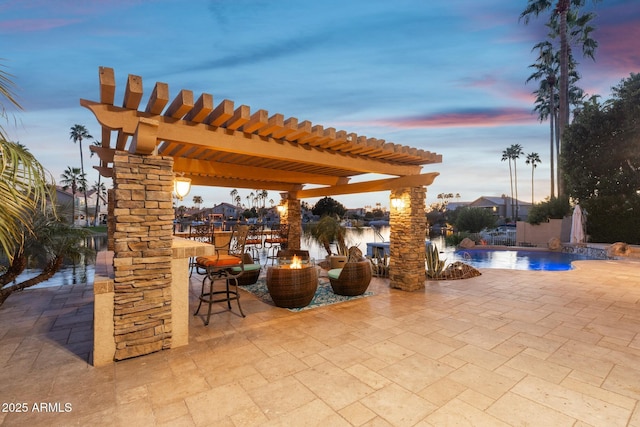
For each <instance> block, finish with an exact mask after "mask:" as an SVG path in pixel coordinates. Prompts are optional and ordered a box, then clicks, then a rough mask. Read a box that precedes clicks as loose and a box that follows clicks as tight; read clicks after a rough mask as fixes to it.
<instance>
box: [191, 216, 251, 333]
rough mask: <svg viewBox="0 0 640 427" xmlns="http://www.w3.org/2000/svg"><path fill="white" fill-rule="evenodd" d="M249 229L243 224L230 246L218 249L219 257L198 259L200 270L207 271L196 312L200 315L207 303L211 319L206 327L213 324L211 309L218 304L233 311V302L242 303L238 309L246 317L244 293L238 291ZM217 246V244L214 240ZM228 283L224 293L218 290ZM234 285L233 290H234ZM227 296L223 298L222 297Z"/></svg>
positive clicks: (243, 268)
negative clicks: (241, 298)
mask: <svg viewBox="0 0 640 427" xmlns="http://www.w3.org/2000/svg"><path fill="white" fill-rule="evenodd" d="M248 233H249V226H247V225H240V226H236V227H234V228H233V230H232V232H231V239H229V241H228V243H227V245H224V246H222V245H220V246H216V254H215V255H210V256H199V257H197V258H196V263H197V266H198V268H201V269H203V270H205V271H206V274H205V276H204V278H203V279H202V289H201V291H200V296H199V297H198V299H199V300H200V302H199V304H198V309H197V310H196V312H195V313H194V316H197V315H198V313H199V312H200V308H201V307H202V303H205V304H207V305H208V306H209V307H208V310H207V318H206V320H205V322H204V324H205V326H206V325H208V324H209V320H210V318H211V308H212V306H213V304H215V303H218V302H225V301H226V302H227V307H228V309H229V310H231V301H232V300H236V301H237V302H238V309H239V310H240V314H241V315H242V317H245V314H244V313H243V311H242V306H241V305H240V293H239V292H238V279H239V278H240V277H242V275H243V274H244V273H245V260H246V257H245V256H244V255H245V252H244V250H245V244H246V240H247V235H248ZM214 244H215V241H214ZM207 281H208V282H209V286H208V287H207ZM216 281H224V283H225V289H224V290H215V289H214V287H215V282H216ZM232 285H233V288H232ZM219 295H223V297H219Z"/></svg>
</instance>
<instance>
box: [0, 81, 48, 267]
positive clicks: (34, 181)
mask: <svg viewBox="0 0 640 427" xmlns="http://www.w3.org/2000/svg"><path fill="white" fill-rule="evenodd" d="M0 80H1V79H0ZM49 181H51V182H52V181H53V179H52V178H51V177H50V175H49V173H48V172H47V171H46V170H45V169H44V167H43V166H42V165H41V164H40V163H39V162H38V160H36V158H35V157H34V156H33V155H32V154H31V153H30V152H29V150H28V149H27V148H26V147H24V146H23V145H21V144H20V143H16V142H9V141H5V140H4V139H3V138H0V200H2V203H0V246H1V247H2V251H3V252H4V254H5V255H6V256H7V258H8V259H9V261H10V262H11V261H12V259H13V257H14V254H15V253H16V252H17V251H18V250H19V248H20V246H21V244H22V243H23V237H24V235H25V233H23V230H26V233H27V234H30V233H33V228H32V222H31V219H30V218H31V217H32V216H33V213H34V212H36V211H37V210H39V209H44V207H45V206H46V202H47V198H48V197H49V198H52V197H53V196H52V194H53V187H52V186H51V185H50V184H49Z"/></svg>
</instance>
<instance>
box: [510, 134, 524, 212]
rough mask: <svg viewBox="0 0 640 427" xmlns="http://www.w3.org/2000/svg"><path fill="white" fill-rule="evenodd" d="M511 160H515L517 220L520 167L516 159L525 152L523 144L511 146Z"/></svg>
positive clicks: (514, 178) (514, 180) (514, 179)
mask: <svg viewBox="0 0 640 427" xmlns="http://www.w3.org/2000/svg"><path fill="white" fill-rule="evenodd" d="M510 148H511V160H513V186H514V188H515V189H516V199H515V202H516V216H515V220H516V221H517V220H518V219H519V218H520V206H519V205H518V168H517V166H518V165H517V163H516V160H518V159H519V158H520V156H521V155H523V154H524V151H522V146H521V145H520V144H513V145H512V146H511V147H510Z"/></svg>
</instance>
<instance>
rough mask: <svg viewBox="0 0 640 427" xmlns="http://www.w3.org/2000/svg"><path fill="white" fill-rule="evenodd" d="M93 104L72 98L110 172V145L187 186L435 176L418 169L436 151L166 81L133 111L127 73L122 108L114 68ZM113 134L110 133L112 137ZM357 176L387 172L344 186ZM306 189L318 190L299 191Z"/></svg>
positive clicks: (131, 79)
mask: <svg viewBox="0 0 640 427" xmlns="http://www.w3.org/2000/svg"><path fill="white" fill-rule="evenodd" d="M99 75H100V102H92V101H88V100H84V99H83V100H81V101H80V103H81V105H82V106H84V107H86V108H88V109H89V110H91V111H92V112H93V113H94V115H95V116H96V118H97V120H98V121H99V122H100V124H101V125H102V146H101V147H91V149H92V150H93V152H95V153H96V154H98V156H99V157H100V165H99V166H97V167H96V169H97V170H98V171H99V172H100V174H101V175H103V176H111V167H112V163H113V156H114V153H115V152H116V150H126V151H129V152H130V153H132V154H159V155H163V156H171V157H173V158H174V171H175V172H178V173H183V174H184V175H185V176H188V177H190V178H191V179H192V183H193V184H194V185H206V186H225V187H235V188H263V189H268V190H278V191H287V192H289V193H290V195H291V196H293V197H295V198H302V197H315V196H316V195H332V194H352V193H362V192H368V191H381V190H391V189H394V188H399V186H406V185H412V186H414V185H418V186H421V185H425V186H426V185H429V184H431V183H432V182H433V179H434V178H435V177H436V176H437V173H435V172H434V173H427V174H421V169H422V166H423V165H427V164H433V163H440V162H441V161H442V156H441V155H439V154H435V153H432V152H429V151H425V150H422V149H417V148H412V147H408V146H404V145H399V144H394V143H391V142H386V141H384V140H380V139H376V138H368V137H366V136H363V135H357V134H355V133H349V132H347V131H344V130H336V129H335V128H331V127H329V128H325V127H323V126H321V125H314V124H313V123H311V122H309V121H299V120H298V119H297V118H294V117H290V118H286V119H285V118H284V116H283V115H282V114H272V115H270V114H269V112H268V111H266V110H256V111H254V112H251V110H250V108H249V107H248V106H246V105H241V106H239V107H235V108H234V103H233V101H230V100H226V99H225V100H223V101H221V102H220V103H219V104H218V105H215V104H214V98H213V96H212V95H210V94H207V93H203V94H201V95H200V96H199V97H198V98H197V99H196V100H195V101H194V95H193V92H192V91H190V90H185V89H182V90H180V91H179V92H178V94H177V95H176V96H175V97H174V98H173V99H171V98H170V96H169V87H168V85H167V84H166V83H160V82H158V83H156V84H155V86H154V88H153V91H152V93H151V95H150V96H149V99H148V101H147V104H146V106H145V107H143V108H141V104H142V98H143V84H142V78H141V77H139V76H135V75H129V76H128V78H127V84H126V87H125V91H124V99H123V102H122V106H121V107H119V106H116V105H115V104H114V103H115V89H116V85H115V73H114V71H113V69H111V68H106V67H101V68H100V71H99ZM113 133H115V138H114V137H113V135H112V134H113ZM363 174H378V175H384V176H391V177H394V178H387V179H378V180H373V181H365V182H357V183H350V180H351V178H353V177H357V176H359V175H363ZM305 185H313V186H319V188H305V187H304V186H305Z"/></svg>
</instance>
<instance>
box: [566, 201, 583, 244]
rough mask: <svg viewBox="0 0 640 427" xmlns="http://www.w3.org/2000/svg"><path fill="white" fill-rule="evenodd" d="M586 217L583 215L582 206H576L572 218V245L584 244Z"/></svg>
mask: <svg viewBox="0 0 640 427" xmlns="http://www.w3.org/2000/svg"><path fill="white" fill-rule="evenodd" d="M584 222H585V221H584V215H582V209H580V205H576V206H575V207H574V208H573V215H572V216H571V238H570V240H569V241H570V242H571V243H584V240H585V239H584V238H585V230H584Z"/></svg>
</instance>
